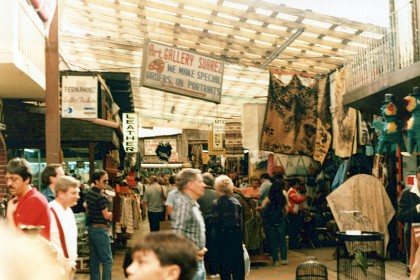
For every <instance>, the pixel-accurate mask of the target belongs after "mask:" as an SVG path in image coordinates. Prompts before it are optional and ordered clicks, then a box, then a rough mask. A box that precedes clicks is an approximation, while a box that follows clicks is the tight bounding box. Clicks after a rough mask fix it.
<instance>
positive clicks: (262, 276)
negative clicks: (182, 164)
mask: <svg viewBox="0 0 420 280" xmlns="http://www.w3.org/2000/svg"><path fill="white" fill-rule="evenodd" d="M148 231H149V223H148V221H147V220H146V221H141V222H140V229H139V230H138V231H136V233H135V235H134V236H133V238H132V239H131V240H129V241H128V245H130V244H131V243H132V242H133V241H134V240H135V239H136V237H139V236H140V235H141V234H144V233H147V232H148ZM333 252H334V247H323V248H316V249H301V250H296V251H288V260H289V262H290V263H289V264H288V265H280V266H272V265H266V266H264V265H260V266H257V265H253V266H252V267H251V271H250V273H249V275H248V276H247V277H246V279H247V280H248V279H249V280H292V279H295V274H296V268H297V266H298V265H299V264H300V263H302V262H303V261H304V260H305V257H307V256H315V257H316V258H317V260H318V261H319V262H321V263H323V264H325V265H326V266H327V268H328V279H330V280H335V279H337V272H336V260H335V259H334V258H333ZM124 253H125V252H124V251H117V252H116V253H115V256H114V266H113V271H112V279H113V280H124V279H125V278H124V272H123V268H122V264H123V260H124ZM385 273H386V277H385V279H386V280H388V279H390V280H408V279H409V277H408V276H406V273H405V265H404V264H403V263H401V262H399V261H386V262H385ZM76 276H77V280H88V279H89V274H76ZM151 280H152V279H151Z"/></svg>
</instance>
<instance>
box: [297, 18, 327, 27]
mask: <svg viewBox="0 0 420 280" xmlns="http://www.w3.org/2000/svg"><path fill="white" fill-rule="evenodd" d="M302 23H303V24H308V25H313V26H318V27H322V28H330V27H331V25H332V24H331V23H328V22H321V21H317V20H312V19H307V18H305V19H304V20H302Z"/></svg>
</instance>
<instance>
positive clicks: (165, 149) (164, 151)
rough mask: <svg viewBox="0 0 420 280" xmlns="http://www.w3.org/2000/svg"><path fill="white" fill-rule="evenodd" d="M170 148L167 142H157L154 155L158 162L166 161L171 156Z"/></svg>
mask: <svg viewBox="0 0 420 280" xmlns="http://www.w3.org/2000/svg"><path fill="white" fill-rule="evenodd" d="M171 151H172V146H171V144H169V143H168V142H159V145H158V146H157V148H156V151H155V152H156V155H157V156H158V158H159V159H160V160H163V161H168V160H169V157H170V156H171Z"/></svg>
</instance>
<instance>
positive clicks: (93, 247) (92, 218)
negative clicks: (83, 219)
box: [86, 170, 113, 280]
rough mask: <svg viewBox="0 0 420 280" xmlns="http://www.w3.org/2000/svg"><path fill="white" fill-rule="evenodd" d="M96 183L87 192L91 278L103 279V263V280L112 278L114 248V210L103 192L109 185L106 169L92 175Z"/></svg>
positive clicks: (92, 279)
mask: <svg viewBox="0 0 420 280" xmlns="http://www.w3.org/2000/svg"><path fill="white" fill-rule="evenodd" d="M92 182H94V183H95V185H94V186H93V187H92V188H91V189H90V190H89V192H88V193H87V194H86V204H87V210H88V216H87V219H88V221H89V247H90V279H91V280H101V275H100V272H99V266H100V264H102V280H110V279H112V264H113V257H112V250H111V238H110V236H109V230H110V226H109V223H110V222H111V221H112V212H110V211H108V200H107V198H106V197H105V195H104V194H103V193H102V192H103V191H104V190H105V189H107V187H108V182H109V179H108V174H107V173H106V171H105V170H99V171H95V172H94V173H93V175H92Z"/></svg>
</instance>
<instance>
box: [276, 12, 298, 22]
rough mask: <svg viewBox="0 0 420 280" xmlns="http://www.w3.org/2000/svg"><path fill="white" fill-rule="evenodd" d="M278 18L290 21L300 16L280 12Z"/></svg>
mask: <svg viewBox="0 0 420 280" xmlns="http://www.w3.org/2000/svg"><path fill="white" fill-rule="evenodd" d="M276 18H280V19H285V20H288V21H296V20H297V18H298V17H297V16H293V15H287V14H282V13H279V14H278V15H277V17H276Z"/></svg>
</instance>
